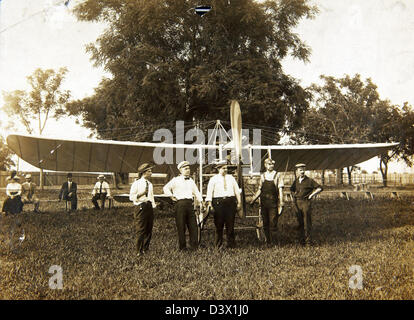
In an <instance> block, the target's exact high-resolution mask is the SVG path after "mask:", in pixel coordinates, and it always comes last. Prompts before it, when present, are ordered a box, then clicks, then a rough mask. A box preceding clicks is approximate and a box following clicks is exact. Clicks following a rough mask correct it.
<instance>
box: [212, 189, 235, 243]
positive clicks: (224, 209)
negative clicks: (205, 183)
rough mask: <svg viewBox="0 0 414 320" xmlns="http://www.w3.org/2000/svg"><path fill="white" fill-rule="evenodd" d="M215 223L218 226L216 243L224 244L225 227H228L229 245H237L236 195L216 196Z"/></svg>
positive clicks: (214, 200)
mask: <svg viewBox="0 0 414 320" xmlns="http://www.w3.org/2000/svg"><path fill="white" fill-rule="evenodd" d="M212 204H213V208H214V224H215V226H216V237H215V245H216V247H217V248H220V247H222V246H223V229H224V226H225V227H226V237H227V247H229V248H232V247H234V246H235V235H234V220H235V218H236V211H237V201H236V198H235V197H229V198H214V199H213V202H212Z"/></svg>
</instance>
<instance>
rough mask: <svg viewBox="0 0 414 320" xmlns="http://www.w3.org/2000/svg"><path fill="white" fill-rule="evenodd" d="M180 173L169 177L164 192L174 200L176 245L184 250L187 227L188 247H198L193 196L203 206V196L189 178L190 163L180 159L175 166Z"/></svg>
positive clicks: (185, 247)
mask: <svg viewBox="0 0 414 320" xmlns="http://www.w3.org/2000/svg"><path fill="white" fill-rule="evenodd" d="M177 168H178V170H179V171H180V175H179V176H177V177H175V178H173V179H171V180H170V181H169V182H168V183H167V184H166V185H165V186H164V194H166V195H168V196H170V197H171V199H172V200H173V201H174V202H175V223H176V225H177V232H178V245H179V249H180V250H186V249H187V245H186V239H185V230H186V228H187V229H188V233H189V236H190V249H192V250H195V249H197V247H198V239H197V234H198V232H197V231H198V229H197V221H196V215H195V212H194V198H195V199H196V200H197V201H198V204H199V205H200V207H201V208H203V197H202V196H201V193H200V192H199V191H198V188H197V185H196V184H195V182H194V180H193V179H191V178H190V163H189V162H188V161H182V162H180V163H179V164H178V166H177Z"/></svg>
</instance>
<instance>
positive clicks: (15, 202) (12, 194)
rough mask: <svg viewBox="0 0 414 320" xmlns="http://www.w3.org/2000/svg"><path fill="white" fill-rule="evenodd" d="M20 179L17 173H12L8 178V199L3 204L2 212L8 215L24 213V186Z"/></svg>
mask: <svg viewBox="0 0 414 320" xmlns="http://www.w3.org/2000/svg"><path fill="white" fill-rule="evenodd" d="M19 180H20V178H19V177H18V176H17V172H16V171H12V172H11V174H10V177H8V178H7V181H9V182H8V183H7V186H6V195H7V199H6V200H5V201H4V203H3V208H2V212H5V213H6V215H7V214H16V213H20V212H22V211H23V202H22V198H21V194H22V185H21V184H20V183H19Z"/></svg>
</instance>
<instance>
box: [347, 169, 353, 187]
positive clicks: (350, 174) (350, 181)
mask: <svg viewBox="0 0 414 320" xmlns="http://www.w3.org/2000/svg"><path fill="white" fill-rule="evenodd" d="M346 171H347V173H348V185H349V186H352V167H346Z"/></svg>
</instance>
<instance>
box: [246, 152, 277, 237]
mask: <svg viewBox="0 0 414 320" xmlns="http://www.w3.org/2000/svg"><path fill="white" fill-rule="evenodd" d="M264 165H265V168H266V172H265V173H263V174H262V175H261V176H260V184H259V189H258V190H257V192H256V194H255V195H254V196H253V199H252V201H251V202H250V204H253V203H254V202H255V201H256V200H257V198H258V197H259V196H260V214H261V215H262V219H263V229H264V234H265V242H266V244H267V245H271V244H272V240H273V237H272V232H275V231H276V230H277V221H278V218H279V214H278V203H280V207H283V206H284V201H283V186H284V184H283V179H282V177H281V176H280V173H279V172H276V171H275V170H274V165H275V162H274V161H273V160H272V159H270V158H268V159H266V160H265V162H264Z"/></svg>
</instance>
